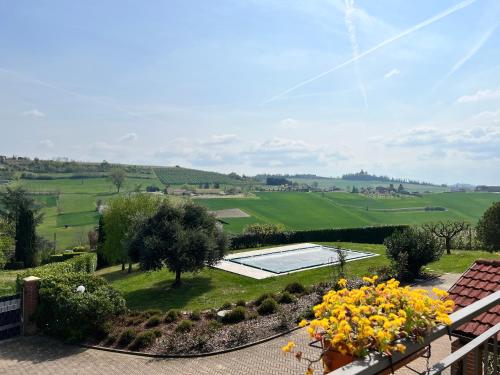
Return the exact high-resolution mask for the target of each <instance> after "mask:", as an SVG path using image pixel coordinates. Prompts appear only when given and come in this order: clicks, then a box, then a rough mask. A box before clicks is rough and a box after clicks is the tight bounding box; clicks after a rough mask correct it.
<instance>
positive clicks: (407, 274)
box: [384, 228, 444, 281]
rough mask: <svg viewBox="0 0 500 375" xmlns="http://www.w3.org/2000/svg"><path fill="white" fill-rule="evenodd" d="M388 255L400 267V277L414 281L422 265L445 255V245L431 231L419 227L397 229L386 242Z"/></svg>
mask: <svg viewBox="0 0 500 375" xmlns="http://www.w3.org/2000/svg"><path fill="white" fill-rule="evenodd" d="M384 244H385V246H386V247H387V257H388V258H389V259H391V260H392V262H393V264H394V265H395V266H396V267H398V269H399V272H398V273H399V277H400V278H402V279H404V280H408V281H412V280H414V279H415V278H416V277H418V276H419V275H420V273H421V270H422V267H423V266H425V265H426V264H428V263H430V262H434V261H436V260H438V259H439V258H441V255H443V251H444V249H443V247H442V246H441V244H440V242H439V240H438V239H437V238H436V237H434V236H433V235H432V234H431V233H429V232H426V231H422V230H419V229H417V228H407V229H404V230H402V231H396V232H394V233H393V234H392V235H391V236H389V237H387V238H386V240H385V242H384Z"/></svg>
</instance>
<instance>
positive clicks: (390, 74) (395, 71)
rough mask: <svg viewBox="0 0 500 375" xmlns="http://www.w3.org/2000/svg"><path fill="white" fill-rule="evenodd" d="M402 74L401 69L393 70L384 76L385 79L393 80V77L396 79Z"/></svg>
mask: <svg viewBox="0 0 500 375" xmlns="http://www.w3.org/2000/svg"><path fill="white" fill-rule="evenodd" d="M400 73H401V72H400V71H399V69H396V68H394V69H392V70H389V71H388V72H387V73H385V74H384V78H385V79H388V78H391V77H394V76H397V75H399V74H400Z"/></svg>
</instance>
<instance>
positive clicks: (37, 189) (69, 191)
mask: <svg viewBox="0 0 500 375" xmlns="http://www.w3.org/2000/svg"><path fill="white" fill-rule="evenodd" d="M150 176H151V177H150V178H144V177H143V178H138V177H129V178H127V179H126V180H125V184H124V186H123V187H122V189H121V191H120V194H127V193H129V192H131V191H135V190H136V189H137V188H138V187H139V186H140V190H141V191H144V189H145V188H146V186H149V185H152V186H158V187H160V188H162V187H163V184H162V183H161V182H160V181H159V180H158V179H157V178H156V177H155V176H154V175H152V174H151V175H150ZM14 184H21V185H22V186H23V187H24V188H25V189H27V190H28V191H30V192H33V193H35V194H36V195H35V196H34V197H35V199H36V200H37V201H38V202H39V203H40V204H41V205H42V212H43V213H44V215H45V216H44V220H43V222H42V224H41V225H40V226H39V227H38V228H37V231H38V233H40V234H41V235H42V236H44V237H46V238H47V239H49V240H51V241H52V240H53V239H54V234H55V235H56V245H57V247H56V249H57V250H58V251H61V250H65V249H67V248H71V247H73V246H75V245H79V244H87V243H88V237H87V233H88V231H89V230H91V229H93V228H94V227H95V226H96V224H97V221H98V213H97V212H96V210H95V203H96V201H97V200H99V199H100V200H102V201H103V202H106V201H108V200H109V199H111V198H113V197H114V196H116V195H117V192H116V188H115V187H114V186H113V184H112V183H111V182H110V181H109V180H108V179H107V178H87V179H67V178H64V179H54V180H20V181H19V182H13V183H11V185H14Z"/></svg>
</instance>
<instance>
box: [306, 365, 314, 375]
mask: <svg viewBox="0 0 500 375" xmlns="http://www.w3.org/2000/svg"><path fill="white" fill-rule="evenodd" d="M313 373H314V371H313V369H312V368H311V367H308V368H307V371H306V375H313Z"/></svg>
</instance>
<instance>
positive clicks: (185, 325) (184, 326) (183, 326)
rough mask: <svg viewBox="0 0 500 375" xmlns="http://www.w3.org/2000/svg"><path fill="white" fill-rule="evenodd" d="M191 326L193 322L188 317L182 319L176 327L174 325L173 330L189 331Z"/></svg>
mask: <svg viewBox="0 0 500 375" xmlns="http://www.w3.org/2000/svg"><path fill="white" fill-rule="evenodd" d="M191 328H193V322H192V321H191V320H189V319H185V320H182V321H181V322H180V323H179V324H178V325H177V327H175V330H176V331H177V332H183V333H185V332H189V331H191Z"/></svg>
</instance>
